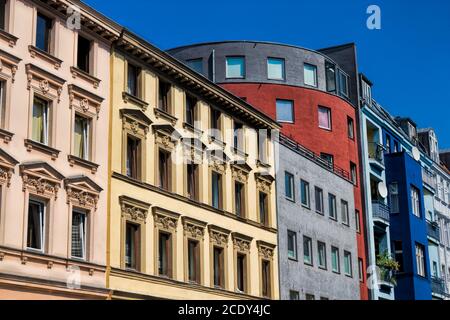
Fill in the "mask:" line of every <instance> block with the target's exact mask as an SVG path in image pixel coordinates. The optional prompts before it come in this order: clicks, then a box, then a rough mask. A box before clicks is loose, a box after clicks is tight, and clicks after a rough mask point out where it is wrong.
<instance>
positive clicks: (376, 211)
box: [372, 201, 391, 222]
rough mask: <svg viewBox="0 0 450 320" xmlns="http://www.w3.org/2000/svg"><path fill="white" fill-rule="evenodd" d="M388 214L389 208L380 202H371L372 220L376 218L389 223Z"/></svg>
mask: <svg viewBox="0 0 450 320" xmlns="http://www.w3.org/2000/svg"><path fill="white" fill-rule="evenodd" d="M390 212H391V210H390V209H389V206H388V205H386V204H385V203H384V202H381V201H372V215H373V218H378V219H381V220H384V221H386V222H389V221H390Z"/></svg>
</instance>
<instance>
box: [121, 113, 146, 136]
mask: <svg viewBox="0 0 450 320" xmlns="http://www.w3.org/2000/svg"><path fill="white" fill-rule="evenodd" d="M120 115H121V117H122V126H123V129H127V130H129V131H131V132H133V134H135V135H137V136H139V137H141V138H145V137H146V136H147V133H148V130H149V127H150V125H151V124H152V121H151V120H150V119H149V118H148V117H147V116H146V115H145V113H143V112H142V111H141V110H136V109H121V110H120Z"/></svg>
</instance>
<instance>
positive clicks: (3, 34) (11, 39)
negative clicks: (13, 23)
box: [0, 30, 19, 48]
mask: <svg viewBox="0 0 450 320" xmlns="http://www.w3.org/2000/svg"><path fill="white" fill-rule="evenodd" d="M0 38H1V39H3V40H5V41H6V42H8V45H9V46H10V47H11V48H13V47H14V46H15V45H16V43H17V40H19V38H17V37H16V36H14V35H12V34H10V33H9V32H7V31H5V30H0Z"/></svg>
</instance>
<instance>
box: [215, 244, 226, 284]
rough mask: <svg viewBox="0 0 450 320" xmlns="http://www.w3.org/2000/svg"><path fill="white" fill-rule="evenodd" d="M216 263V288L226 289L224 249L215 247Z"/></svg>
mask: <svg viewBox="0 0 450 320" xmlns="http://www.w3.org/2000/svg"><path fill="white" fill-rule="evenodd" d="M213 255H214V256H213V259H214V260H213V261H214V270H213V272H214V287H216V288H224V287H225V268H224V249H223V248H220V247H214V249H213Z"/></svg>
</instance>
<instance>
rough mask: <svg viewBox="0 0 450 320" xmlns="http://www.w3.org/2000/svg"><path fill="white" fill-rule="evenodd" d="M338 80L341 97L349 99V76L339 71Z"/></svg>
mask: <svg viewBox="0 0 450 320" xmlns="http://www.w3.org/2000/svg"><path fill="white" fill-rule="evenodd" d="M338 80H339V95H341V96H344V97H347V98H348V76H347V75H346V74H344V73H343V72H342V71H341V70H339V72H338Z"/></svg>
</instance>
